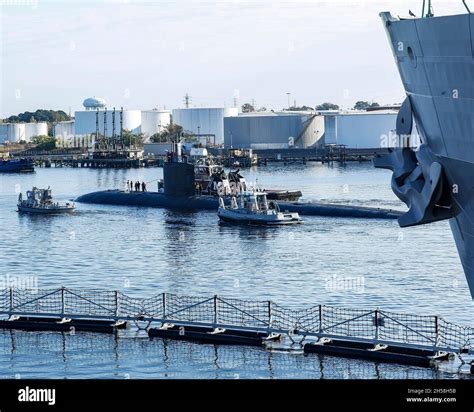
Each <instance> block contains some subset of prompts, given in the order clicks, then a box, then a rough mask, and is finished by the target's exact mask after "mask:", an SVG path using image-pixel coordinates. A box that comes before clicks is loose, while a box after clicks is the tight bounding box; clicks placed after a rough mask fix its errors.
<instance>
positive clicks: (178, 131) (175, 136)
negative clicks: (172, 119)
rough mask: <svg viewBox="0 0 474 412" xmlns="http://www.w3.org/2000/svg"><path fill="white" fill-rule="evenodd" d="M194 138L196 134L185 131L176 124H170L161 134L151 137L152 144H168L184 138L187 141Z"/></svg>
mask: <svg viewBox="0 0 474 412" xmlns="http://www.w3.org/2000/svg"><path fill="white" fill-rule="evenodd" d="M193 137H194V134H193V133H191V132H188V131H186V130H184V129H183V127H182V126H180V125H179V124H176V123H170V124H169V125H167V126H166V127H165V128H164V129H163V130H162V131H161V132H158V133H155V134H154V135H152V136H151V137H150V141H151V142H152V143H167V142H172V141H177V140H180V139H182V138H185V139H187V140H189V139H191V138H193Z"/></svg>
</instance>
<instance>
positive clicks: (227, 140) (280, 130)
mask: <svg viewBox="0 0 474 412" xmlns="http://www.w3.org/2000/svg"><path fill="white" fill-rule="evenodd" d="M224 134H225V137H224V147H225V148H227V149H228V148H240V149H256V150H262V149H289V148H302V149H306V148H310V147H319V146H324V140H323V139H322V138H323V136H324V117H323V116H320V115H319V114H317V113H315V112H291V111H284V112H253V113H245V114H241V115H238V116H231V117H226V118H225V119H224Z"/></svg>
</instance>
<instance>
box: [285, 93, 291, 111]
mask: <svg viewBox="0 0 474 412" xmlns="http://www.w3.org/2000/svg"><path fill="white" fill-rule="evenodd" d="M286 95H287V96H288V109H289V108H290V95H291V93H290V92H287V93H286Z"/></svg>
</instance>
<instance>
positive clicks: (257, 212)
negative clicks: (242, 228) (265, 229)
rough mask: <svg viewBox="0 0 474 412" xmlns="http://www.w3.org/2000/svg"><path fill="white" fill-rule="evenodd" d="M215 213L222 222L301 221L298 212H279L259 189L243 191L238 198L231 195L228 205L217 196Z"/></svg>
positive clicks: (283, 222)
mask: <svg viewBox="0 0 474 412" xmlns="http://www.w3.org/2000/svg"><path fill="white" fill-rule="evenodd" d="M217 215H218V216H219V219H220V220H221V221H222V222H227V223H240V224H246V225H267V226H275V225H292V224H298V223H302V222H303V220H302V219H301V218H300V216H299V214H298V213H288V212H280V208H279V206H278V203H276V202H274V201H271V202H268V200H267V194H266V193H265V192H264V191H261V190H259V189H255V190H248V191H243V192H241V193H240V196H239V200H237V198H236V197H235V196H232V198H231V201H230V206H226V205H225V201H224V198H223V197H222V196H221V197H219V209H218V211H217Z"/></svg>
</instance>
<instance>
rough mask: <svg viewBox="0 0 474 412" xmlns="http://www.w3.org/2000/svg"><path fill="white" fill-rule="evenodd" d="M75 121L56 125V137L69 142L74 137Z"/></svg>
mask: <svg viewBox="0 0 474 412" xmlns="http://www.w3.org/2000/svg"><path fill="white" fill-rule="evenodd" d="M74 132H75V128H74V120H69V121H66V122H59V123H56V124H55V125H54V136H56V137H57V138H62V139H63V140H65V141H69V140H71V139H72V138H73V137H74Z"/></svg>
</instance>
